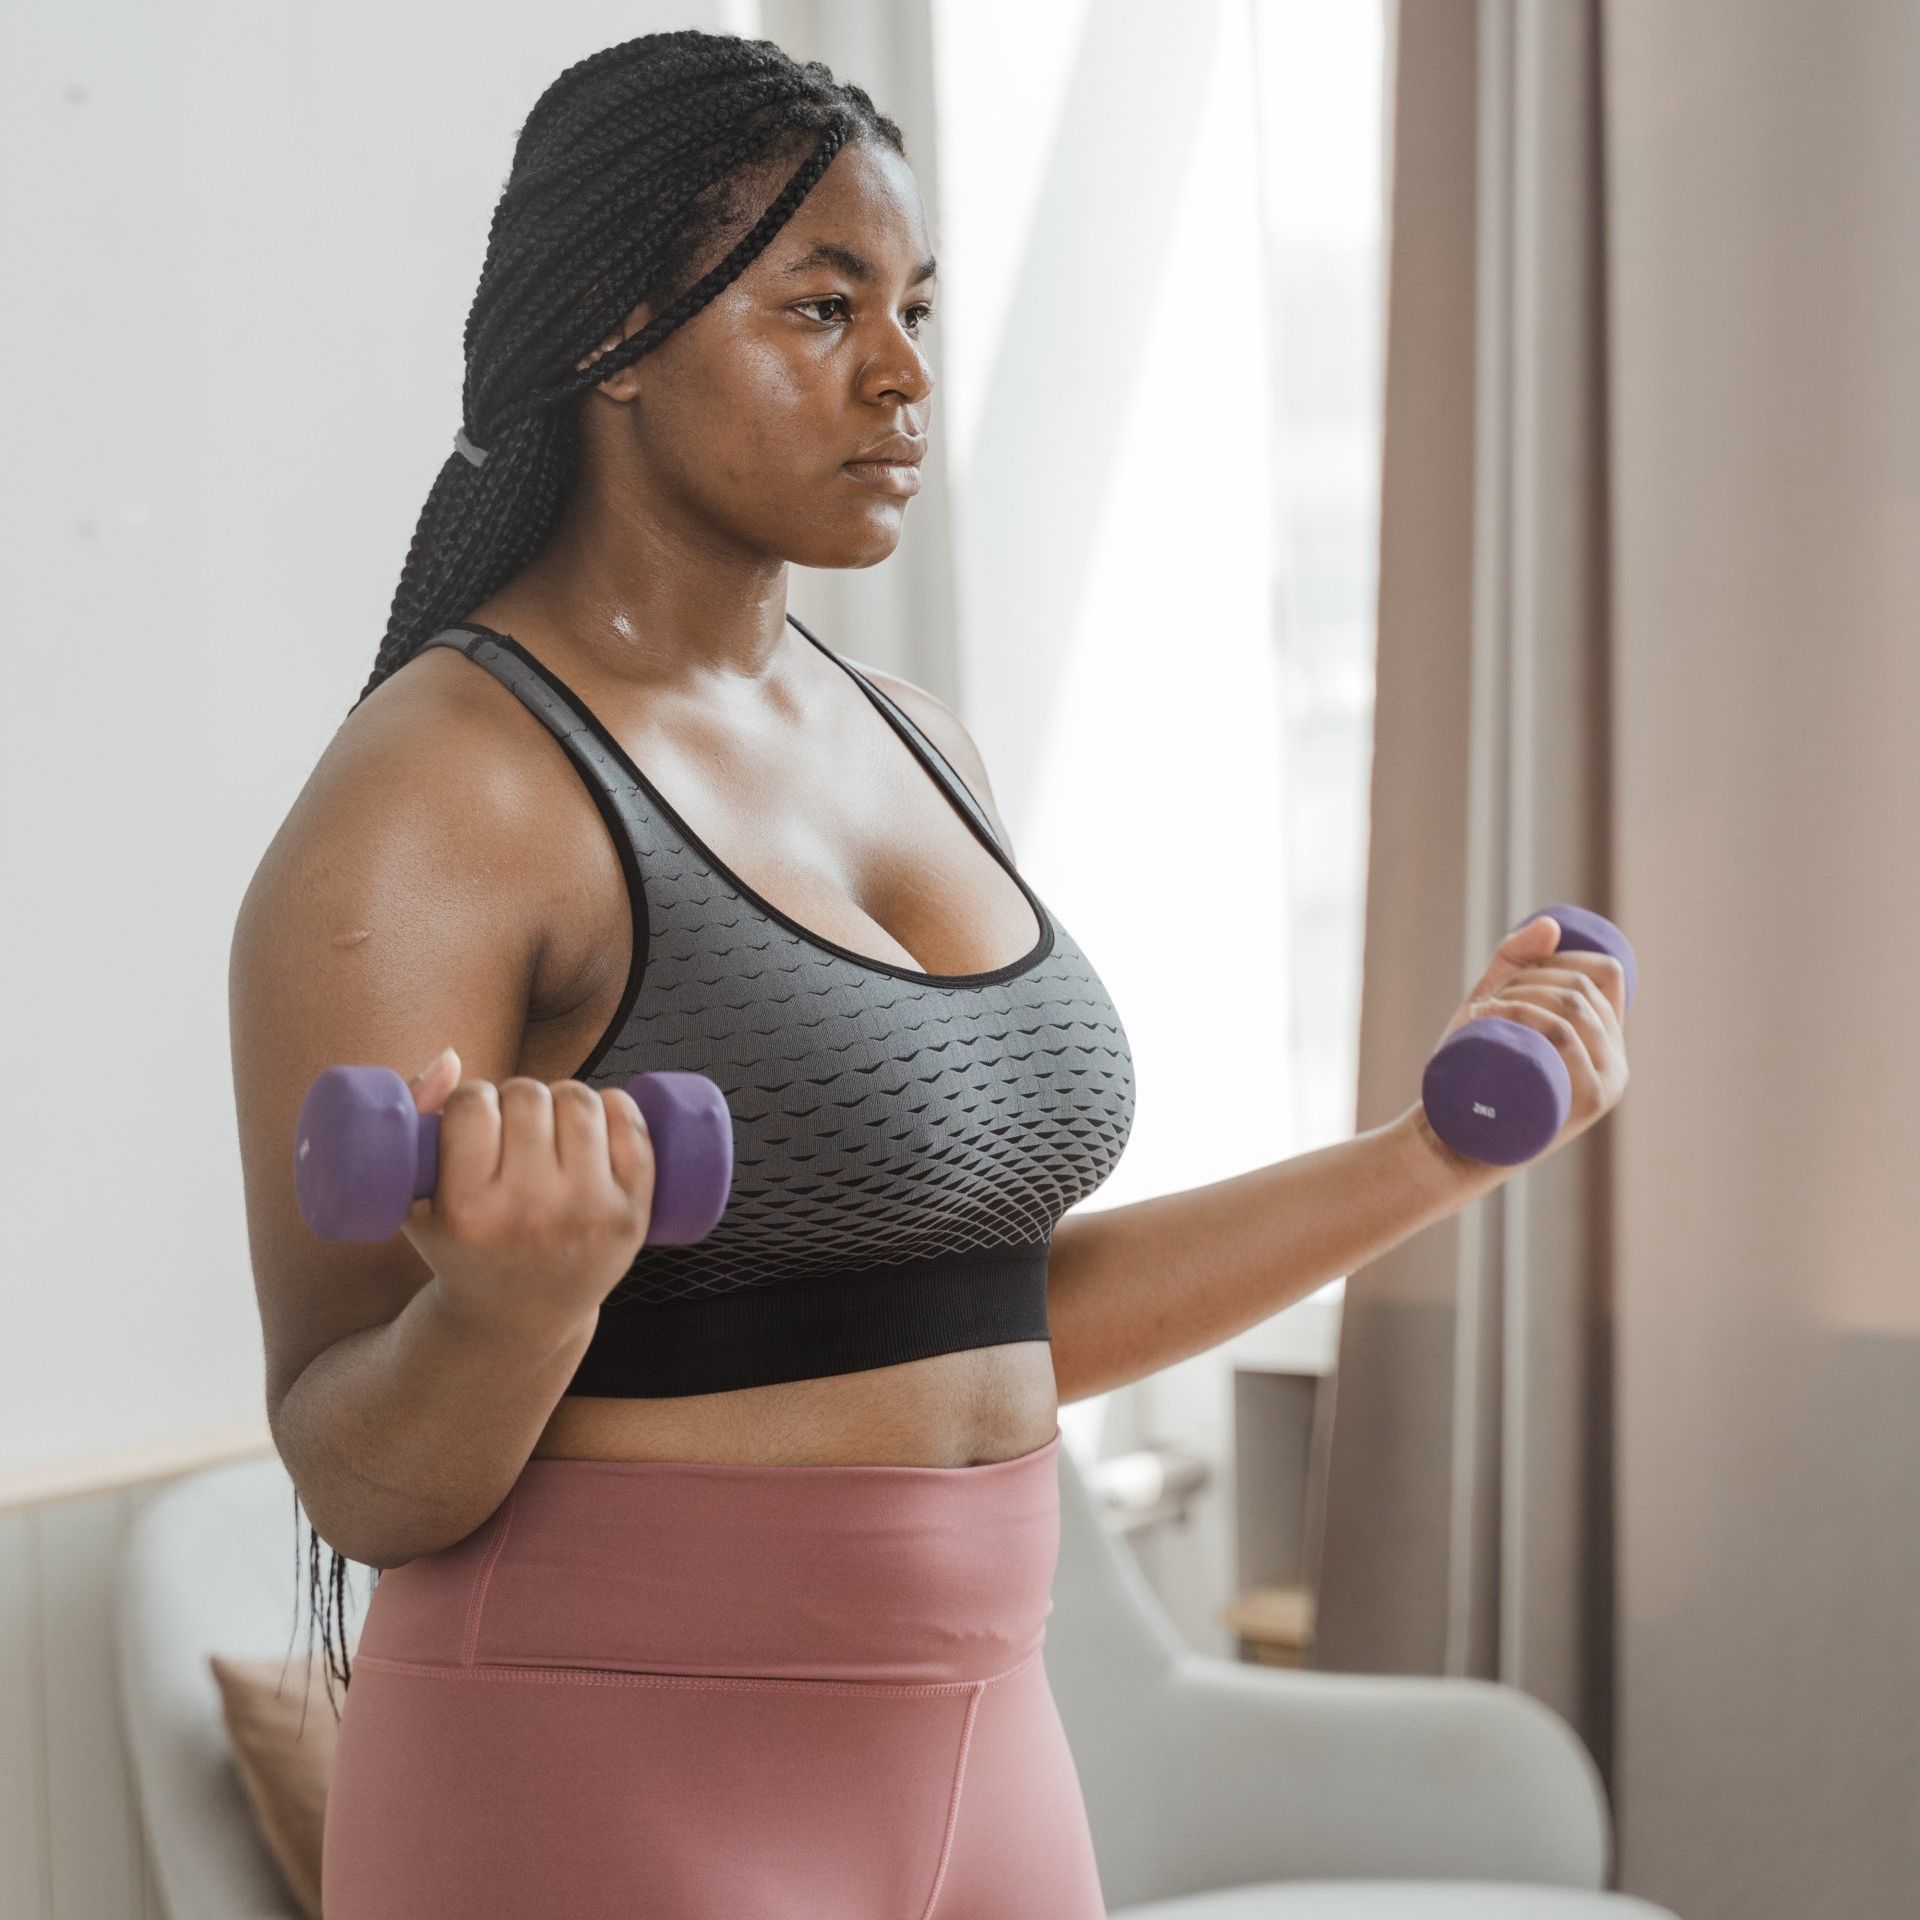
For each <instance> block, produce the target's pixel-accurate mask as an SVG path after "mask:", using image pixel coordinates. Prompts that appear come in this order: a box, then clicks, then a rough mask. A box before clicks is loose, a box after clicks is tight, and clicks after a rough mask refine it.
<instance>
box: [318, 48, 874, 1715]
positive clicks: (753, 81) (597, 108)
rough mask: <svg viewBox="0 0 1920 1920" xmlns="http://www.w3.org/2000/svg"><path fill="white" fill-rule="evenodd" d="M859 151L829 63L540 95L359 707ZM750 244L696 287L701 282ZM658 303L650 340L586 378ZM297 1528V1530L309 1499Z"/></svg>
mask: <svg viewBox="0 0 1920 1920" xmlns="http://www.w3.org/2000/svg"><path fill="white" fill-rule="evenodd" d="M855 142H874V143H880V144H884V145H886V146H889V147H891V148H892V149H893V150H894V151H895V152H896V153H898V154H899V155H901V156H902V158H904V157H905V155H906V143H905V141H904V140H903V139H902V137H901V133H900V129H899V127H898V126H897V125H895V123H894V122H893V121H892V120H889V119H888V118H887V117H886V116H885V115H883V114H881V113H880V112H879V111H878V110H877V109H876V108H875V107H874V104H873V101H872V100H871V99H870V98H869V97H868V95H867V94H866V92H865V91H864V90H863V89H862V88H860V87H857V86H854V85H852V84H851V83H844V84H843V83H841V82H838V81H836V80H835V79H834V77H833V74H832V72H831V71H830V70H829V69H828V68H827V67H826V66H825V65H824V64H823V63H822V62H821V61H818V60H808V61H804V62H802V61H796V60H794V59H793V58H792V57H791V56H790V55H788V54H786V53H784V52H782V51H781V49H780V48H779V47H777V46H775V45H774V43H773V42H772V41H770V40H747V39H742V38H739V37H738V36H736V35H731V34H714V33H705V32H702V31H700V30H699V29H697V28H686V29H683V30H680V31H676V32H671V33H646V34H641V35H640V36H639V37H638V38H637V39H632V40H623V41H621V42H620V43H619V45H617V46H612V47H607V48H605V49H603V50H602V51H601V52H599V53H595V54H591V55H589V56H588V57H587V58H586V59H584V60H580V61H577V62H576V63H575V64H574V65H572V66H570V67H568V68H567V69H566V70H565V71H564V72H562V73H561V74H560V75H559V77H558V78H557V79H555V80H554V81H553V82H552V84H551V85H550V86H549V87H548V88H547V90H546V91H545V92H544V93H543V94H541V96H540V97H539V99H538V100H536V101H535V102H534V104H533V108H532V111H531V112H529V113H528V115H527V118H526V122H525V124H524V125H523V126H522V127H521V129H520V136H519V139H518V141H517V142H516V143H515V146H514V154H513V167H512V170H511V172H510V173H509V175H508V177H507V182H506V186H505V188H504V190H503V191H502V193H501V196H500V201H499V205H498V206H497V207H496V208H495V209H494V215H493V224H492V226H491V228H490V229H489V231H488V234H487V253H486V260H485V263H484V265H483V266H482V267H481V270H480V284H479V288H478V290H477V291H476V292H475V294H474V297H473V305H472V307H471V308H470V309H469V311H468V314H467V325H466V336H465V339H466V376H465V379H464V382H463V384H462V398H461V408H462V420H461V434H460V436H459V437H458V438H456V441H455V451H454V452H452V453H450V454H449V455H448V456H447V458H446V461H445V464H444V465H443V466H442V467H441V469H440V472H439V474H438V476H437V477H436V478H435V480H434V483H433V487H432V489H431V491H430V492H429V493H428V495H427V502H426V505H425V506H424V507H423V508H422V509H421V513H420V519H419V523H418V525H417V526H416V527H415V528H414V533H413V543H412V545H411V546H410V547H409V548H408V549H407V558H406V564H405V566H404V567H403V568H402V570H401V574H400V584H399V586H398V588H397V589H396V590H395V592H394V596H393V604H392V607H391V610H390V611H389V613H388V616H387V630H386V634H385V637H384V638H383V639H382V640H381V642H380V647H379V650H378V652H377V654H376V655H375V658H374V664H373V671H372V673H371V674H370V676H369V677H368V680H367V683H366V686H365V687H364V688H363V689H362V690H361V693H360V696H359V699H360V700H364V699H366V697H367V695H368V694H370V693H371V692H372V691H373V690H374V688H375V687H377V686H378V685H379V684H380V683H381V682H382V681H383V680H385V679H386V678H387V677H388V676H389V675H390V674H392V673H394V672H396V671H397V670H398V669H399V668H400V667H401V666H403V665H404V664H405V663H406V662H407V661H408V660H409V659H410V658H412V656H413V654H414V652H415V651H416V650H417V648H418V647H419V645H420V643H421V641H423V640H425V639H428V638H430V637H431V636H432V635H434V634H435V633H438V632H440V631H441V630H442V629H443V628H445V627H448V626H451V625H453V624H454V623H455V622H457V621H459V620H461V619H463V618H464V617H465V616H466V615H467V614H468V613H469V612H470V611H471V610H472V609H473V608H474V607H476V606H478V605H479V604H480V603H481V602H482V601H484V600H485V599H486V598H487V597H488V596H489V595H490V594H492V593H494V592H496V591H497V590H498V589H499V588H500V587H502V586H504V585H505V584H506V583H507V582H508V581H509V580H511V579H512V578H513V577H514V576H515V575H516V574H518V573H519V572H520V571H521V569H522V568H523V567H525V566H526V565H527V564H528V563H529V562H530V561H531V560H532V559H533V558H534V556H535V555H536V554H537V553H538V552H539V551H540V549H541V547H542V546H543V545H544V544H545V543H546V541H547V539H548V538H549V536H550V535H551V534H552V533H553V531H554V528H555V527H556V525H557V524H558V522H559V519H560V515H561V512H562V510H563V509H564V507H565V505H566V502H567V496H568V492H569V489H570V487H571V485H572V482H573V478H574V474H575V472H576V470H577V467H578V461H579V444H580V434H579V409H578V406H577V405H576V404H573V403H574V402H576V400H577V398H578V396H579V395H581V394H582V393H583V392H584V391H585V390H586V389H587V388H588V387H591V386H593V385H596V384H597V383H598V382H600V381H602V380H604V379H605V378H606V377H607V376H608V375H609V374H612V373H615V372H618V371H619V370H620V369H621V368H623V367H627V366H630V365H631V364H632V363H633V362H634V361H635V360H637V359H639V358H640V356H641V355H642V354H644V353H647V352H650V351H651V350H652V349H653V348H654V347H656V346H658V345H659V343H660V342H661V341H662V340H663V339H665V338H666V336H667V335H668V334H670V333H671V332H673V330H674V329H675V328H676V327H678V326H679V325H681V323H682V322H683V321H685V320H687V319H689V318H690V317H691V316H692V315H694V314H696V313H698V312H699V311H700V309H701V308H702V307H704V306H705V305H706V304H707V302H708V301H710V300H712V299H713V298H714V297H715V295H717V294H718V293H720V292H721V291H722V290H723V289H724V288H726V287H727V286H728V285H729V284H730V283H731V282H732V281H734V280H735V279H737V278H738V277H739V275H740V274H741V273H743V272H744V271H745V270H746V268H747V267H748V266H749V265H750V264H751V263H752V261H753V260H754V259H755V257H756V256H757V255H758V254H759V253H760V252H761V251H762V250H763V249H764V248H765V247H766V245H767V243H768V242H769V241H770V240H771V239H772V238H773V236H774V235H775V234H776V233H778V232H779V230H780V229H781V227H783V226H784V225H785V224H786V222H787V221H788V220H789V219H790V218H791V217H792V215H793V212H794V209H795V208H796V207H798V206H799V204H800V202H801V201H802V200H803V199H804V198H805V197H806V195H807V193H808V191H809V190H810V189H811V188H812V187H813V186H814V185H815V183H816V182H818V180H819V179H820V176H821V175H822V174H823V173H825V171H826V169H827V166H828V163H829V162H830V161H831V160H832V159H833V156H834V155H835V154H836V153H837V152H839V150H840V149H841V148H842V147H843V146H845V145H848V144H850V143H855ZM775 166H788V167H791V168H792V171H791V173H790V174H789V175H788V177H787V179H786V182H785V184H784V185H783V186H782V187H781V188H780V190H779V192H778V193H777V194H775V195H774V196H773V198H772V200H771V201H770V202H769V203H768V204H767V205H766V207H765V209H764V210H763V211H760V212H759V213H758V214H757V215H755V216H754V217H753V218H752V219H751V222H750V224H749V223H748V216H749V214H752V213H753V206H752V202H751V198H750V196H751V192H752V188H753V187H754V185H755V184H757V183H758V181H759V176H760V173H761V171H762V169H764V168H769V167H775ZM742 227H744V231H742V232H740V234H739V237H738V239H737V240H736V241H735V243H734V245H733V246H732V248H731V249H730V250H729V251H728V252H727V253H726V254H725V255H724V256H723V257H722V258H721V259H720V260H719V262H718V263H717V264H716V265H714V266H712V267H711V268H709V269H708V270H707V271H706V272H704V273H702V274H701V275H700V276H699V277H698V278H697V279H694V280H692V281H691V283H690V284H689V283H688V275H689V274H690V273H691V272H692V271H693V269H694V267H695V265H696V263H697V262H698V261H700V260H702V259H704V258H705V257H706V256H707V254H708V253H710V252H711V251H712V249H713V248H714V247H715V246H716V245H717V244H719V241H720V239H721V238H722V237H723V236H724V235H725V234H727V233H730V232H733V231H734V230H736V229H739V228H742ZM643 301H644V302H646V303H647V304H648V306H649V307H651V309H652V310H653V314H654V317H653V318H652V319H651V320H650V321H649V322H648V324H647V325H646V326H645V327H643V328H642V329H641V330H640V331H639V332H637V333H635V334H634V335H633V336H632V337H631V338H629V339H627V340H624V341H622V342H620V344H618V345H616V346H614V347H611V348H609V349H608V350H607V351H606V352H604V353H601V354H600V355H599V356H598V358H597V359H594V360H592V362H591V364H589V365H588V366H586V367H584V368H583V367H581V366H580V365H579V363H580V362H581V361H582V360H585V359H587V357H588V356H589V355H590V354H592V353H593V352H594V351H595V349H596V348H598V347H599V345H600V343H601V342H603V341H604V340H606V339H607V338H608V337H609V336H610V335H612V334H615V333H617V332H618V331H619V329H620V326H621V323H622V322H623V321H624V319H625V318H626V316H627V315H628V314H629V313H631V312H632V311H633V309H634V308H635V307H636V306H638V305H640V304H641V303H642V302H643ZM462 442H464V445H463V444H462ZM354 704H355V705H356V706H357V705H358V704H359V701H358V700H356V702H355V703H354ZM294 1512H295V1526H296V1531H297V1528H298V1524H299V1513H300V1503H299V1495H298V1492H297V1491H296V1493H295V1496H294ZM308 1533H309V1540H308V1548H307V1598H308V1603H309V1610H310V1617H309V1624H308V1635H307V1647H308V1656H309V1660H311V1656H312V1646H313V1635H312V1620H311V1614H312V1612H313V1611H315V1610H317V1611H318V1612H319V1614H320V1617H321V1621H322V1634H323V1639H324V1641H325V1649H326V1679H327V1697H328V1699H329V1700H332V1699H333V1697H334V1696H333V1682H334V1680H335V1679H336V1678H337V1679H338V1680H339V1681H340V1682H341V1684H342V1685H343V1686H344V1685H346V1684H347V1683H349V1682H350V1681H351V1679H352V1677H353V1669H352V1664H351V1662H350V1660H349V1659H348V1657H347V1647H346V1560H345V1558H344V1556H343V1555H341V1554H340V1553H339V1552H338V1551H337V1550H335V1549H332V1548H329V1551H330V1552H331V1553H332V1556H333V1557H332V1563H331V1565H330V1567H329V1569H328V1571H327V1573H326V1575H325V1576H324V1580H323V1576H322V1573H321V1569H320V1546H321V1542H320V1536H319V1534H318V1533H317V1532H316V1531H315V1530H314V1529H313V1528H312V1527H311V1526H309V1528H308ZM296 1572H297V1566H296ZM379 1577H380V1574H379V1569H378V1568H375V1569H374V1570H373V1575H372V1578H373V1581H374V1582H376V1583H377V1582H378V1580H379ZM323 1589H324V1590H323ZM336 1623H337V1624H338V1626H339V1629H340V1648H339V1655H340V1664H339V1665H338V1666H337V1667H336V1665H335V1661H334V1647H333V1641H332V1628H333V1626H334V1624H336ZM338 1710H339V1709H338V1704H337V1703H336V1705H335V1711H336V1714H337V1713H338Z"/></svg>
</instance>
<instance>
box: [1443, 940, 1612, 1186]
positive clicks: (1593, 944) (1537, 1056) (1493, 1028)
mask: <svg viewBox="0 0 1920 1920" xmlns="http://www.w3.org/2000/svg"><path fill="white" fill-rule="evenodd" d="M1546 915H1550V916H1551V917H1552V918H1553V920H1554V921H1555V922H1556V923H1557V924H1558V926H1559V928H1560V939H1559V942H1558V944H1557V945H1556V947H1555V951H1556V952H1559V953H1566V952H1579V953H1610V954H1612V955H1613V957H1614V958H1615V959H1616V960H1618V961H1619V962H1620V964H1621V966H1622V968H1623V969H1624V970H1625V972H1626V999H1627V1005H1628V1006H1632V1005H1633V996H1634V991H1635V988H1636V986H1637V984H1638V979H1639V974H1638V969H1637V967H1636V966H1635V964H1634V958H1633V948H1632V947H1631V946H1629V945H1628V943H1627V936H1626V935H1625V934H1624V933H1622V932H1621V931H1620V929H1619V928H1618V927H1616V926H1615V925H1614V924H1613V922H1612V921H1611V920H1608V919H1606V918H1605V917H1604V916H1602V915H1600V914H1597V913H1593V912H1591V911H1589V909H1587V908H1586V907H1575V906H1569V905H1566V904H1562V905H1560V906H1555V907H1542V908H1540V910H1539V911H1538V912H1537V913H1530V914H1528V915H1527V917H1526V919H1525V920H1518V921H1516V922H1515V923H1514V925H1513V926H1512V927H1511V928H1509V929H1508V931H1509V932H1517V931H1518V930H1519V929H1520V928H1521V927H1523V926H1525V925H1526V924H1527V921H1530V920H1538V919H1540V918H1542V917H1543V916H1546ZM1420 1099H1421V1104H1422V1105H1423V1106H1424V1107H1425V1108H1426V1112H1427V1119H1428V1121H1429V1122H1430V1124H1431V1125H1432V1127H1433V1130H1434V1132H1435V1133H1437V1134H1438V1135H1439V1136H1440V1138H1441V1139H1442V1140H1444V1141H1445V1142H1446V1144H1447V1145H1448V1146H1450V1147H1451V1148H1452V1149H1453V1150H1454V1151H1455V1152H1456V1153H1460V1154H1464V1155H1465V1156H1466V1157H1467V1158H1468V1159H1470V1160H1479V1161H1483V1162H1485V1163H1486V1164H1487V1165H1489V1166H1497V1167H1512V1166H1518V1165H1519V1164H1520V1163H1521V1162H1522V1161H1524V1160H1531V1159H1532V1158H1533V1157H1534V1156H1535V1155H1536V1154H1538V1153H1543V1152H1545V1150H1546V1149H1547V1148H1548V1147H1549V1146H1551V1145H1552V1144H1553V1142H1554V1140H1555V1139H1556V1138H1557V1137H1558V1135H1559V1132H1560V1129H1561V1128H1562V1127H1563V1126H1565V1125H1566V1120H1567V1114H1568V1112H1569V1111H1570V1110H1571V1108H1572V1105H1573V1082H1572V1080H1571V1079H1570V1078H1569V1077H1568V1075H1567V1064H1566V1062H1565V1061H1564V1060H1562V1059H1561V1058H1560V1053H1559V1049H1558V1048H1556V1047H1555V1046H1554V1044H1553V1042H1552V1041H1551V1040H1549V1039H1548V1038H1547V1036H1546V1035H1545V1034H1544V1033H1542V1032H1541V1031H1540V1030H1539V1028H1538V1027H1530V1026H1527V1025H1525V1024H1523V1023H1522V1022H1521V1021H1518V1020H1503V1019H1499V1018H1496V1017H1489V1018H1485V1019H1479V1020H1468V1021H1466V1022H1465V1023H1464V1024H1462V1025H1461V1026H1458V1027H1456V1028H1455V1029H1454V1030H1453V1032H1452V1033H1450V1034H1448V1035H1447V1037H1446V1039H1445V1040H1443V1041H1442V1042H1441V1043H1440V1045H1439V1047H1438V1048H1436V1049H1435V1052H1434V1055H1433V1058H1432V1059H1431V1060H1429V1061H1428V1062H1427V1069H1426V1073H1425V1076H1424V1077H1423V1079H1422V1081H1421V1084H1420Z"/></svg>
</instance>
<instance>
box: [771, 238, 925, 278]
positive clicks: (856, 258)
mask: <svg viewBox="0 0 1920 1920" xmlns="http://www.w3.org/2000/svg"><path fill="white" fill-rule="evenodd" d="M816 267H834V268H837V269H838V270H839V271H840V272H841V273H844V274H845V275H846V276H847V278H848V279H849V280H857V281H858V282H860V284H861V285H863V286H864V285H867V284H868V283H870V282H872V281H874V280H877V279H879V277H880V269H879V268H878V267H876V266H875V265H874V264H873V262H872V261H871V260H869V259H867V258H866V257H865V256H864V255H863V254H858V253H855V252H854V250H853V249H852V248H851V247H843V246H840V245H838V244H837V243H836V242H834V241H832V240H822V241H821V242H820V243H819V244H818V245H817V246H814V247H811V248H809V249H808V251H807V252H805V253H803V254H802V255H801V256H800V258H799V259H798V260H795V261H793V262H792V263H791V264H790V265H789V266H788V267H787V269H786V272H787V277H788V278H789V279H791V278H792V277H794V276H795V275H797V274H802V273H811V272H812V271H813V270H814V268H816ZM939 271H940V269H939V267H938V265H937V264H936V263H935V261H934V257H933V255H932V254H928V255H927V257H926V258H925V259H924V260H922V261H921V262H920V264H919V265H918V266H917V267H915V268H914V270H913V278H912V279H911V280H909V281H908V282H907V284H908V285H909V286H911V287H917V286H919V285H920V284H921V282H922V281H925V280H931V279H933V278H934V277H935V276H936V275H937V274H938V273H939Z"/></svg>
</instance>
